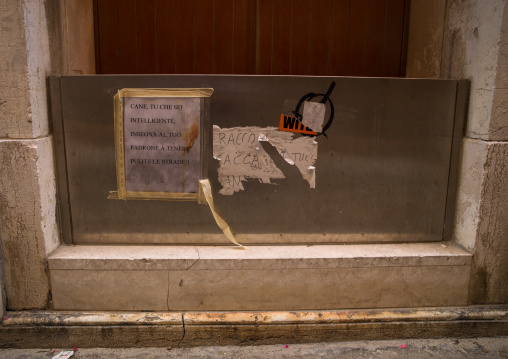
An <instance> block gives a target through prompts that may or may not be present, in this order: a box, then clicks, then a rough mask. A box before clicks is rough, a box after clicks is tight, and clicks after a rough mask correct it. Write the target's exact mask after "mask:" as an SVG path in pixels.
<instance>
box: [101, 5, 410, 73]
mask: <svg viewBox="0 0 508 359" xmlns="http://www.w3.org/2000/svg"><path fill="white" fill-rule="evenodd" d="M93 1H94V16H95V19H94V26H95V36H96V61H97V72H98V73H105V74H107V73H111V74H113V73H133V74H135V73H168V74H170V73H181V74H182V73H189V74H192V73H200V74H211V73H217V74H234V73H236V74H260V75H269V74H274V75H288V74H293V75H314V76H316V75H339V76H340V75H349V76H374V77H375V76H404V74H405V61H406V51H407V32H408V23H409V20H408V17H409V4H410V0H93Z"/></svg>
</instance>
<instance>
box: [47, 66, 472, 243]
mask: <svg viewBox="0 0 508 359" xmlns="http://www.w3.org/2000/svg"><path fill="white" fill-rule="evenodd" d="M332 80H334V81H335V82H336V87H335V90H334V91H333V93H332V95H331V97H330V98H331V100H332V101H333V104H334V106H335V118H334V122H333V124H332V125H331V127H330V128H329V130H328V132H327V134H328V139H327V138H324V137H322V136H321V137H319V138H318V139H317V142H318V143H319V144H318V146H319V147H318V158H317V162H316V188H315V189H310V188H309V186H308V183H306V182H305V181H303V180H302V178H301V175H300V174H299V172H298V171H297V170H296V169H295V168H294V167H291V166H289V165H285V163H284V162H283V161H279V160H278V159H275V160H276V163H278V164H279V165H280V166H281V169H282V171H283V172H284V173H285V174H286V177H288V178H286V179H285V180H275V181H274V182H276V183H277V185H268V184H261V183H258V181H257V180H251V181H248V182H245V183H244V187H245V190H244V191H241V192H238V193H235V194H234V195H232V196H223V195H220V194H218V189H219V188H220V187H219V183H218V181H217V167H218V162H217V161H216V160H214V159H213V157H212V147H211V146H212V143H211V134H212V132H211V126H212V125H218V126H220V127H223V128H227V127H235V126H262V127H265V126H278V121H279V117H280V114H281V113H284V114H291V111H292V110H293V109H294V106H295V105H296V103H297V101H298V100H299V99H300V98H301V97H302V96H304V95H305V94H307V93H309V92H319V93H323V92H326V90H327V89H328V86H329V85H330V83H331V81H332ZM53 81H54V80H53ZM60 85H61V94H60V96H61V98H60V99H61V112H59V113H54V114H53V118H54V121H56V122H58V121H61V123H60V124H58V123H57V124H55V127H58V126H62V138H58V136H57V135H55V136H57V138H56V139H55V140H56V141H57V142H58V141H64V143H65V151H66V153H65V158H66V160H65V163H64V164H62V163H59V164H58V165H59V166H60V168H62V166H64V167H65V171H66V173H67V179H65V178H58V181H59V188H60V190H62V189H63V188H66V189H67V190H68V195H69V202H70V204H69V207H70V216H68V218H69V220H70V222H71V223H70V226H72V232H71V233H64V235H65V237H66V241H67V242H71V241H72V242H74V243H177V244H183V243H188V244H194V243H201V244H218V243H228V241H227V239H225V237H223V236H222V235H221V234H220V233H221V232H220V230H219V229H218V227H217V225H216V224H215V222H214V220H213V217H212V215H211V213H210V209H209V208H208V207H207V206H203V205H199V204H197V203H195V202H166V201H126V202H125V201H119V200H108V199H107V196H108V192H109V191H111V190H115V189H116V174H115V153H114V135H113V129H114V128H113V96H114V94H115V93H116V92H117V91H118V90H119V89H121V88H127V87H129V88H133V87H139V88H185V87H187V88H193V87H212V88H214V89H215V92H214V94H213V95H212V97H211V99H210V121H209V122H208V123H207V124H206V126H207V129H208V136H210V137H209V138H208V144H207V145H206V146H205V147H206V148H205V149H204V151H207V155H206V157H207V161H206V162H207V172H208V178H209V179H210V181H211V184H212V187H213V190H214V200H215V204H216V208H217V210H218V211H219V213H221V215H222V216H223V217H224V219H226V221H227V222H228V223H229V224H230V225H231V227H232V228H233V230H234V231H235V232H237V233H239V239H240V240H241V241H243V243H246V244H256V243H263V244H264V243H275V244H283V243H328V242H415V241H439V240H442V235H443V224H444V223H445V216H446V217H448V216H452V215H453V213H449V212H450V211H448V213H445V212H446V211H445V210H446V200H447V193H448V190H449V184H448V179H449V176H450V173H449V172H450V164H451V163H450V159H451V158H452V138H453V134H454V133H453V132H454V122H456V121H463V119H461V118H459V119H457V120H456V119H455V104H456V94H457V85H458V82H457V81H454V80H412V79H380V78H376V79H374V78H344V77H342V78H341V77H335V78H331V77H295V76H200V75H175V76H173V75H164V76H150V75H149V76H63V77H61V78H60ZM52 96H53V97H54V96H56V95H55V93H54V91H53V94H52ZM327 111H328V110H327ZM59 118H60V120H58V119H59ZM455 125H456V123H455ZM456 127H457V128H459V129H461V128H462V125H461V124H459V126H456ZM455 131H458V130H457V129H456V130H455ZM57 132H58V131H55V134H56V133H57ZM298 136H299V135H298ZM455 142H457V141H455ZM58 148H62V147H61V146H60V147H59V146H57V149H58ZM457 150H458V144H457V143H454V144H453V151H457ZM60 151H61V150H60ZM59 158H63V156H59ZM277 161H279V162H277ZM60 173H61V171H60ZM60 177H62V176H60ZM451 186H452V188H451V189H450V191H454V190H455V186H454V184H453V183H452V184H451ZM63 208H64V207H63ZM64 210H65V208H64Z"/></svg>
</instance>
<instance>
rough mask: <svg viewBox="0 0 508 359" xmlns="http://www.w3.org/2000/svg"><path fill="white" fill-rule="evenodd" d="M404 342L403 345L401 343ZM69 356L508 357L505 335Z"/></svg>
mask: <svg viewBox="0 0 508 359" xmlns="http://www.w3.org/2000/svg"><path fill="white" fill-rule="evenodd" d="M401 346H402V347H401ZM404 346H405V347H404ZM69 349H73V348H54V349H2V350H0V358H5V359H32V358H44V359H50V358H52V357H53V356H54V355H56V354H58V353H59V352H60V351H61V350H69ZM73 358H76V359H80V358H87V359H99V358H100V359H103V358H104V359H120V358H122V359H134V358H148V359H149V358H189V359H204V358H235V359H250V358H260V359H261V358H263V359H265V358H275V359H282V358H306V359H307V358H341V359H353V358H354V359H363V358H365V359H367V358H373V359H376V358H383V359H385V358H411V359H423V358H425V359H427V358H440V359H455V358H486V359H487V358H488V359H492V358H496V359H497V358H508V337H497V338H468V339H463V338H460V339H459V338H445V339H412V340H379V341H351V342H333V343H312V344H288V345H287V347H286V344H280V345H260V346H223V347H220V346H209V347H195V348H171V349H170V350H168V348H128V349H123V348H115V349H106V348H90V349H80V348H78V349H77V351H76V352H75V354H74V356H73Z"/></svg>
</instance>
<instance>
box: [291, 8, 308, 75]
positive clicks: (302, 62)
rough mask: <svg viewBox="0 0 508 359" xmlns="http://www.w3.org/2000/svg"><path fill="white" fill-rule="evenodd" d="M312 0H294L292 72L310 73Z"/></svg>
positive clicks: (299, 73)
mask: <svg viewBox="0 0 508 359" xmlns="http://www.w3.org/2000/svg"><path fill="white" fill-rule="evenodd" d="M311 16H312V0H293V25H292V26H293V38H292V41H291V74H292V75H308V74H310V31H309V29H310V27H311Z"/></svg>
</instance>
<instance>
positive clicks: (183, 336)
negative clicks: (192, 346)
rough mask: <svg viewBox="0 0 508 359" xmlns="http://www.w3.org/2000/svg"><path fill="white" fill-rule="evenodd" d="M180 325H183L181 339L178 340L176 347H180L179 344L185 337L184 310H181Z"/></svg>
mask: <svg viewBox="0 0 508 359" xmlns="http://www.w3.org/2000/svg"><path fill="white" fill-rule="evenodd" d="M182 327H183V334H182V339H180V341H179V342H178V348H180V344H181V343H182V341H183V340H184V338H185V312H182Z"/></svg>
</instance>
